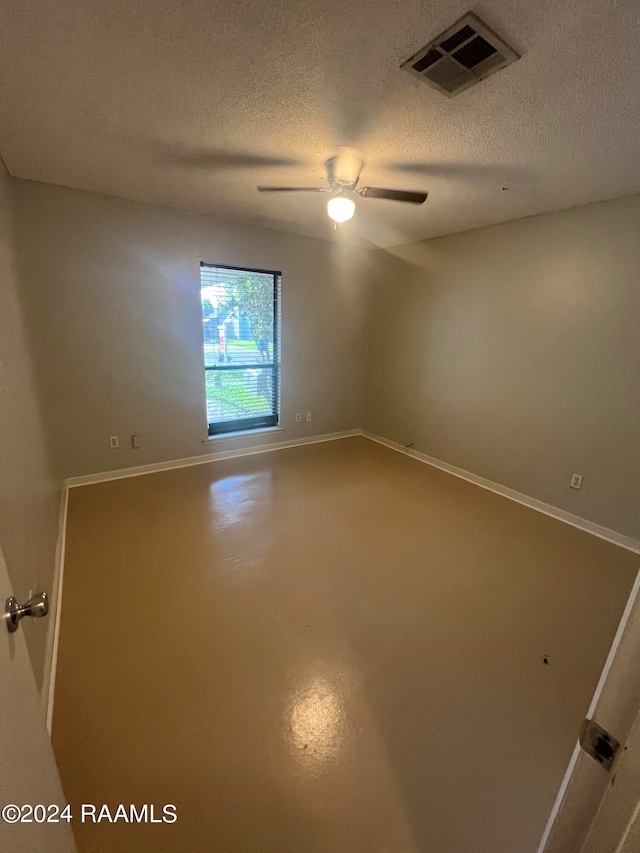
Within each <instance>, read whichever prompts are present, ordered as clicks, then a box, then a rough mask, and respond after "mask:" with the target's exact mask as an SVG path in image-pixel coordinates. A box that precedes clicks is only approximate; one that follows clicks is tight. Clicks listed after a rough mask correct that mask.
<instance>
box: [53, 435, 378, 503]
mask: <svg viewBox="0 0 640 853" xmlns="http://www.w3.org/2000/svg"><path fill="white" fill-rule="evenodd" d="M351 435H362V430H360V429H348V430H344V431H343V432H328V433H325V434H324V435H311V436H309V437H307V438H293V439H290V440H288V441H274V442H271V444H255V445H252V446H251V447H240V448H238V449H237V450H220V451H218V452H217V453H202V454H201V455H199V456H187V457H185V458H184V459H171V460H169V461H168V462H152V463H151V464H150V465H137V466H136V467H135V468H120V469H119V470H117V471H105V472H103V473H101V474H83V475H82V476H80V477H68V478H67V479H66V480H65V484H66V485H67V486H68V487H69V488H70V489H73V488H75V487H76V486H89V485H91V484H93V483H106V482H107V481H108V480H122V479H124V478H125V477H141V476H142V475H144V474H155V473H156V472H157V471H170V470H173V469H174V468H189V467H190V466H191V465H206V464H207V463H208V462H219V461H220V460H222V459H235V458H236V457H238V456H253V455H254V454H255V453H270V452H271V451H273V450H286V448H287V447H300V446H301V445H303V444H317V443H318V442H321V441H335V440H336V439H338V438H348V437H349V436H351ZM246 437H247V438H249V436H246Z"/></svg>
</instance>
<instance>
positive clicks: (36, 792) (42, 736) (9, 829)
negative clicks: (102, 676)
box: [0, 548, 76, 853]
mask: <svg viewBox="0 0 640 853" xmlns="http://www.w3.org/2000/svg"><path fill="white" fill-rule="evenodd" d="M12 594H13V593H12V590H11V584H10V582H9V576H8V574H7V567H6V564H5V561H4V557H3V555H2V550H1V548H0V607H1V608H2V613H3V614H4V603H5V601H6V599H7V598H8V597H9V596H10V595H12ZM0 773H1V777H0V814H2V817H0V850H6V851H7V853H9V851H15V853H76V846H75V843H74V841H73V834H72V831H71V821H70V820H69V821H68V820H67V819H66V817H63V818H62V819H60V814H61V813H64V812H63V809H64V805H65V801H64V794H63V793H62V786H61V784H60V778H59V776H58V769H57V767H56V763H55V759H54V757H53V750H52V748H51V743H50V741H49V737H48V734H47V729H46V725H45V719H44V715H43V709H42V704H41V702H40V697H39V696H38V691H37V689H36V684H35V680H34V677H33V672H32V670H31V663H30V661H29V654H28V652H27V646H26V643H25V639H24V632H23V630H22V627H19V628H18V630H17V631H16V632H15V633H13V634H10V633H9V632H8V631H7V628H6V624H5V620H4V617H2V619H0ZM12 805H15V806H17V807H18V809H19V812H16V811H15V810H14V809H12V808H11V806H12ZM36 805H38V806H44V807H45V809H44V810H43V809H41V808H38V809H34V810H33V811H32V812H30V811H29V808H28V806H36ZM7 806H9V809H7V808H6V807H7ZM25 806H26V807H27V808H23V807H25ZM3 810H4V811H3ZM57 811H59V813H58V814H56V812H57ZM16 814H19V816H20V819H19V820H18V821H17V822H12V821H14V820H15V816H16ZM56 817H57V821H58V822H55V819H56ZM67 817H70V818H71V820H72V819H73V817H72V816H69V815H68V813H67Z"/></svg>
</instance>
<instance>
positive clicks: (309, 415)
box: [307, 412, 311, 423]
mask: <svg viewBox="0 0 640 853" xmlns="http://www.w3.org/2000/svg"><path fill="white" fill-rule="evenodd" d="M310 421H311V412H307V423H309V422H310Z"/></svg>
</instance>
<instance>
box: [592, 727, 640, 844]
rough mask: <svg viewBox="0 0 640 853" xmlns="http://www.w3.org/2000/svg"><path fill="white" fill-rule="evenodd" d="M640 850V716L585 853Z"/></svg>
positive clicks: (600, 810) (608, 790)
mask: <svg viewBox="0 0 640 853" xmlns="http://www.w3.org/2000/svg"><path fill="white" fill-rule="evenodd" d="M638 850H640V715H638V717H637V718H636V722H635V724H634V727H633V729H632V731H631V736H630V738H629V740H628V742H627V744H626V749H625V751H624V753H623V754H622V756H621V757H620V761H619V763H618V766H617V767H616V769H615V782H613V784H610V785H609V787H608V789H607V793H606V795H605V798H604V801H603V803H602V805H601V807H600V809H599V811H598V814H597V816H596V819H595V821H594V824H593V826H592V827H591V832H590V833H589V837H588V838H587V843H586V844H585V846H584V853H637V851H638Z"/></svg>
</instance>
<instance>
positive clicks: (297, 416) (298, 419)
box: [296, 412, 302, 424]
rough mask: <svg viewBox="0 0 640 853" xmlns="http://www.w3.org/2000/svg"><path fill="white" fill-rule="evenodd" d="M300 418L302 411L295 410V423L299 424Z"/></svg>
mask: <svg viewBox="0 0 640 853" xmlns="http://www.w3.org/2000/svg"><path fill="white" fill-rule="evenodd" d="M301 420H302V412H296V423H297V424H299V423H300V421H301Z"/></svg>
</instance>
